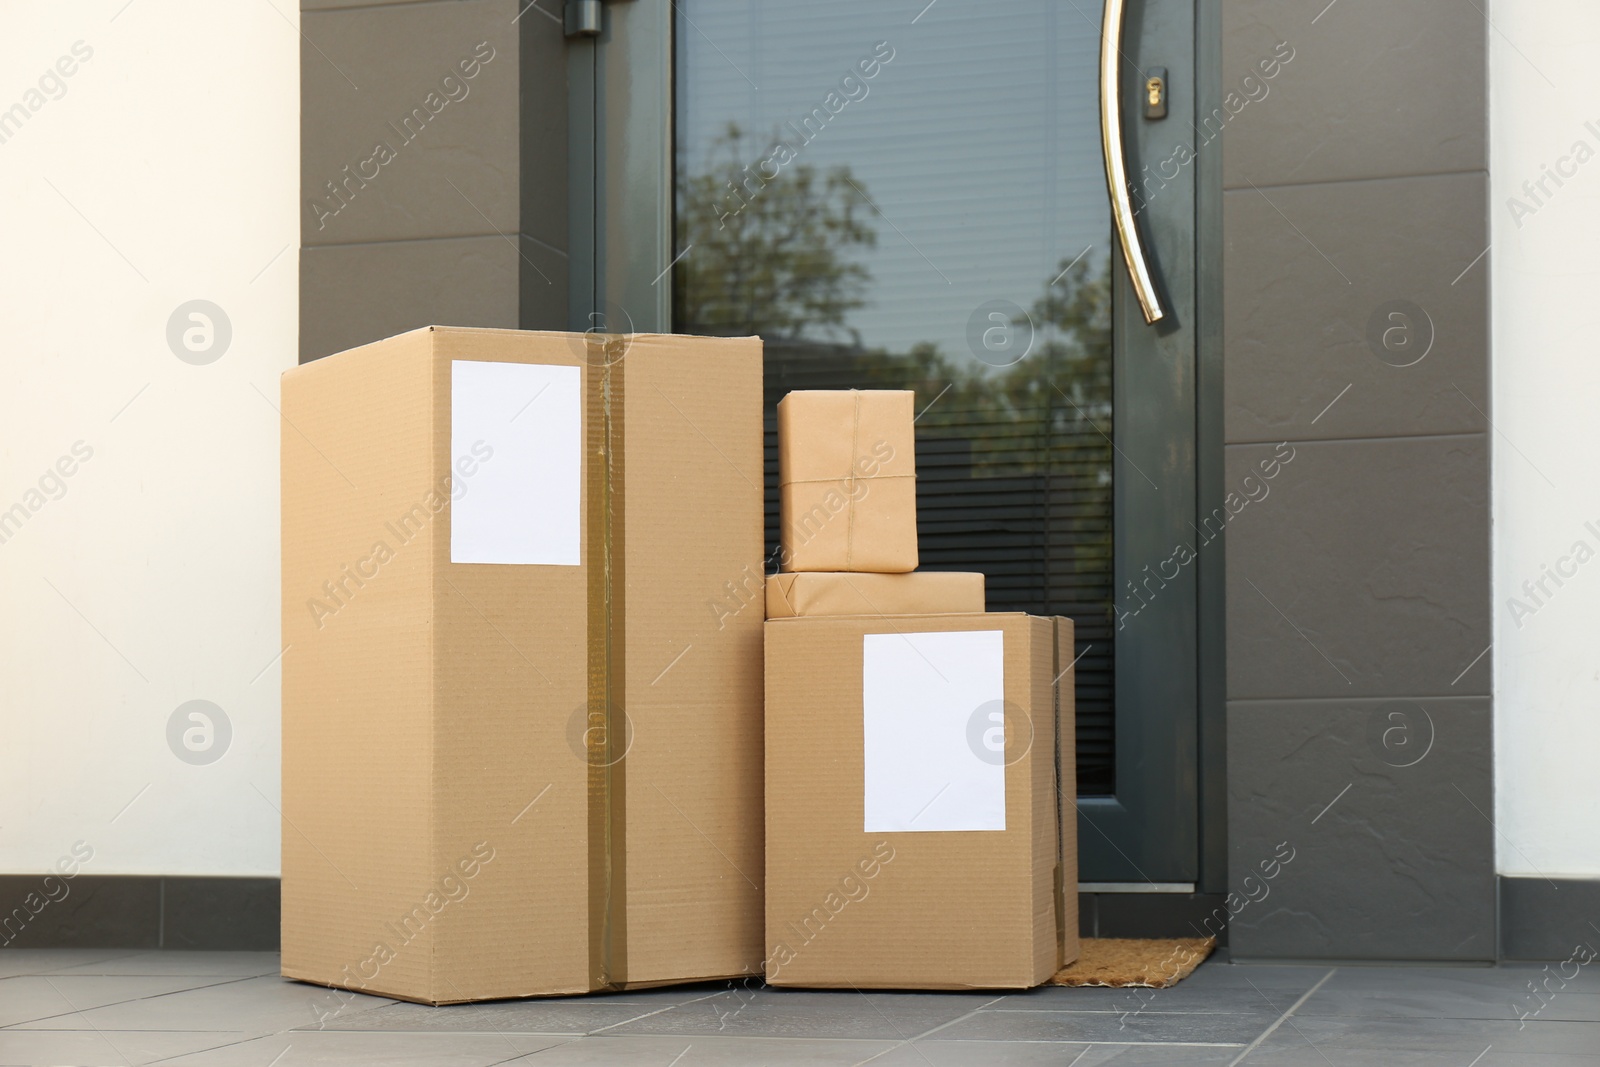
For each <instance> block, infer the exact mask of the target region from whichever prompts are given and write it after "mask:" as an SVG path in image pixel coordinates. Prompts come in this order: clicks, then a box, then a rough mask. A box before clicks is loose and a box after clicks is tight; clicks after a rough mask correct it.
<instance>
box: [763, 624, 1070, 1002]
mask: <svg viewBox="0 0 1600 1067" xmlns="http://www.w3.org/2000/svg"><path fill="white" fill-rule="evenodd" d="M766 631H767V633H766V663H767V675H766V691H767V715H766V755H767V760H766V785H767V811H766V818H767V914H766V933H767V942H766V951H767V955H766V973H767V981H768V982H770V983H772V984H773V985H781V986H810V987H830V988H857V989H866V988H878V989H1022V988H1027V987H1029V986H1035V985H1038V984H1040V983H1041V982H1044V981H1046V980H1047V979H1049V978H1050V976H1051V975H1053V974H1054V973H1055V972H1056V971H1057V970H1058V969H1059V968H1060V967H1061V966H1063V965H1064V964H1065V963H1068V962H1071V961H1072V960H1074V959H1076V958H1077V952H1078V912H1077V884H1078V869H1077V868H1078V864H1077V821H1076V816H1075V813H1074V809H1073V797H1074V793H1075V781H1074V774H1073V763H1072V738H1073V725H1072V722H1073V716H1072V709H1073V705H1072V681H1073V672H1072V623H1071V621H1070V620H1067V619H1044V618H1036V617H1033V616H1029V615H1023V614H1018V613H995V614H971V615H920V616H904V617H899V618H892V619H875V618H863V617H836V618H793V619H777V620H773V621H770V622H768V623H767V626H766ZM1058 767H1059V773H1058Z"/></svg>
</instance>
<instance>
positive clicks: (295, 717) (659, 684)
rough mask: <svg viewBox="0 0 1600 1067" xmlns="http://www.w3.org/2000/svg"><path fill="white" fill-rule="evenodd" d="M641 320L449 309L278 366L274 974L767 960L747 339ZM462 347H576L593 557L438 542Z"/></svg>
mask: <svg viewBox="0 0 1600 1067" xmlns="http://www.w3.org/2000/svg"><path fill="white" fill-rule="evenodd" d="M631 342H632V346H631V349H630V350H629V351H628V353H627V355H626V356H625V357H624V360H623V362H622V363H621V364H617V365H615V366H612V367H611V368H609V369H607V368H605V367H603V366H600V365H599V363H601V362H603V360H596V359H595V358H594V356H595V351H594V349H591V348H587V347H586V346H585V344H584V342H583V341H582V340H581V339H576V338H574V337H573V336H571V335H565V334H537V333H520V332H514V331H498V330H462V329H441V328H435V329H432V330H422V331H417V332H414V333H411V334H406V335H402V336H400V337H397V338H392V339H390V340H388V341H385V342H381V343H379V344H376V345H370V346H366V347H365V348H363V349H358V350H355V351H353V352H349V353H344V354H341V355H338V356H334V357H330V358H328V359H324V360H319V361H317V362H316V363H312V364H307V365H306V366H304V367H301V368H298V369H296V370H293V371H290V372H289V373H288V374H287V375H286V376H285V378H284V387H283V388H284V415H285V423H286V425H285V431H284V436H283V441H284V443H283V454H284V465H283V470H284V512H283V514H284V576H283V581H284V641H285V643H286V644H287V645H288V646H289V651H288V652H287V653H285V656H284V755H285V758H284V784H283V794H284V802H283V803H284V816H285V825H284V938H283V972H284V974H285V975H287V976H289V977H294V978H302V979H305V980H308V981H314V982H322V983H326V984H330V985H346V986H351V987H356V988H362V987H364V988H365V989H366V990H367V991H369V992H376V993H383V994H386V995H389V996H397V997H402V998H405V999H411V1000H421V1001H427V1002H433V1003H442V1002H449V1001H460V1000H474V999H482V998H491V997H513V996H529V995H540V994H553V993H569V992H583V991H586V990H589V989H592V988H596V987H597V986H599V985H602V984H618V985H621V984H630V985H631V984H659V983H665V982H674V981H694V980H702V979H709V978H718V977H724V976H730V975H736V974H740V973H743V972H745V971H747V970H749V969H751V968H752V967H755V966H758V965H759V960H760V957H761V953H760V947H759V946H760V929H759V926H760V921H761V904H760V897H759V894H758V892H757V891H756V890H755V889H754V888H753V887H752V885H751V884H750V882H747V881H746V880H745V877H744V876H742V875H741V874H740V873H739V869H742V870H743V871H744V872H747V873H748V875H749V877H750V878H752V879H759V877H760V871H761V856H762V852H761V840H762V838H761V833H762V828H761V825H760V816H759V811H760V808H759V804H758V803H753V802H752V801H751V800H750V798H751V797H755V798H759V796H760V792H761V784H760V752H761V741H760V737H761V733H760V699H761V690H760V669H761V660H760V656H761V653H760V647H761V630H760V627H761V618H760V611H759V608H758V607H751V608H748V609H745V610H738V609H739V608H741V607H742V602H740V601H738V600H730V599H729V598H728V594H727V591H726V590H727V586H728V585H729V584H730V583H733V582H737V581H741V580H742V579H741V576H742V575H744V574H746V573H747V572H748V573H753V574H756V575H759V573H760V561H761V555H762V533H761V529H760V513H761V505H760V499H761V494H760V489H759V477H758V475H759V471H760V463H761V459H760V449H761V425H760V419H761V415H760V403H761V400H760V397H761V357H760V342H759V341H756V340H753V339H714V340H705V339H698V338H687V337H684V338H665V337H662V338H655V337H636V338H632V339H631ZM452 360H489V361H499V362H527V363H549V364H560V365H569V366H581V367H584V393H585V397H584V403H585V451H584V461H583V464H584V505H583V534H582V541H583V546H584V549H583V551H584V560H583V565H582V566H579V567H558V566H515V565H513V566H500V565H474V564H452V563H450V561H449V560H450V552H449V517H450V513H449V508H448V506H440V507H439V508H438V509H437V510H434V509H433V508H431V507H430V499H433V500H436V501H442V500H444V499H448V494H449V487H448V485H447V484H446V483H445V479H446V476H447V473H448V472H450V471H451V470H452V467H453V466H454V465H455V464H456V462H457V461H458V460H459V458H460V457H453V456H451V455H449V451H450V417H451V405H450V364H451V361H452ZM291 424H292V427H293V428H291ZM608 428H609V429H608ZM297 431H299V432H297ZM608 432H611V433H614V436H612V437H609V438H608V436H607V434H608ZM608 441H609V442H610V444H609V445H608ZM618 445H622V446H623V447H621V448H618V447H616V446H618ZM485 462H490V463H492V462H493V460H492V458H491V459H489V460H487V461H485ZM469 466H470V464H469ZM455 469H456V475H455V478H456V484H457V486H458V487H459V486H461V485H462V484H464V485H465V491H467V492H470V491H471V489H472V485H471V479H470V476H463V475H462V474H461V471H460V468H459V467H456V468H455ZM347 478H348V480H347ZM752 479H754V480H752ZM441 487H443V492H444V497H435V498H429V497H428V493H429V490H430V489H435V490H438V489H440V488H441ZM414 505H416V506H414ZM408 515H409V516H410V518H409V520H407V521H405V522H402V521H401V520H402V517H404V516H408ZM413 527H414V528H415V529H416V532H415V533H414V534H411V531H412V529H413ZM402 535H410V536H402ZM375 540H381V541H386V542H388V543H389V544H390V546H391V547H392V551H391V553H390V557H391V558H390V559H389V560H388V561H387V562H383V563H382V564H381V565H380V566H378V567H377V570H376V575H375V576H374V577H370V578H367V579H365V584H364V585H361V586H359V587H352V588H353V592H352V593H351V595H348V596H347V597H346V598H345V602H344V603H343V604H342V606H338V607H337V610H336V612H335V613H334V614H333V615H326V614H322V615H321V617H320V618H313V614H312V613H311V612H310V611H308V609H307V606H306V599H307V597H308V596H311V595H314V592H315V590H316V589H317V588H318V587H320V584H321V582H322V581H323V579H324V577H325V575H324V572H327V575H329V576H332V577H334V578H337V577H338V575H340V574H341V573H343V571H342V569H341V567H342V564H344V563H345V562H346V561H357V560H360V559H362V558H364V557H365V556H367V555H368V554H369V552H370V549H371V547H372V544H373V542H374V541H375ZM353 565H355V564H354V563H353ZM371 570H372V567H371V566H368V567H367V568H366V571H371ZM608 598H609V600H610V603H611V608H612V610H611V611H608V610H607V600H608ZM725 600H726V601H728V603H729V604H730V605H731V607H729V608H726V609H724V610H721V611H719V610H718V605H719V603H720V602H722V601H725ZM319 623H320V626H319V625H318V624H319ZM680 653H681V656H680ZM674 656H679V658H678V659H677V660H676V661H674V660H673V657H674ZM608 723H609V724H610V725H611V726H612V729H611V730H610V731H609V734H608V732H607V725H608ZM625 723H626V725H624V724H625ZM624 755H625V757H626V758H623V757H624ZM597 784H598V785H599V786H600V787H601V788H599V789H598V790H597ZM413 930H414V931H415V933H414V934H413Z"/></svg>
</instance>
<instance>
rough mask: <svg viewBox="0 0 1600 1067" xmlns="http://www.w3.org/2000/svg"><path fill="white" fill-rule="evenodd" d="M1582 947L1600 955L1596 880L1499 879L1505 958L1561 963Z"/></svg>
mask: <svg viewBox="0 0 1600 1067" xmlns="http://www.w3.org/2000/svg"><path fill="white" fill-rule="evenodd" d="M1580 944H1582V945H1584V946H1586V947H1588V948H1589V949H1590V951H1594V950H1600V880H1592V879H1576V878H1554V879H1551V878H1540V877H1535V876H1531V875H1530V876H1527V877H1516V878H1512V877H1507V878H1502V879H1500V954H1501V956H1502V957H1503V958H1505V959H1508V960H1550V961H1554V962H1558V963H1559V962H1564V961H1566V960H1568V959H1570V958H1571V957H1572V955H1573V949H1574V948H1575V947H1577V946H1578V945H1580ZM1580 958H1581V957H1580Z"/></svg>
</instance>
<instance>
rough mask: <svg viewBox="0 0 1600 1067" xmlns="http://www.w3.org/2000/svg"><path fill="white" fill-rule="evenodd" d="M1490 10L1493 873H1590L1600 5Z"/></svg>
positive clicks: (1597, 851) (1598, 709)
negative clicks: (1595, 88) (1528, 587)
mask: <svg viewBox="0 0 1600 1067" xmlns="http://www.w3.org/2000/svg"><path fill="white" fill-rule="evenodd" d="M1491 13H1492V15H1493V16H1494V21H1495V26H1496V27H1497V28H1498V30H1499V33H1494V32H1491V33H1490V34H1489V40H1490V44H1491V53H1490V56H1491V58H1490V82H1491V86H1492V92H1491V101H1492V102H1491V108H1490V130H1491V151H1490V171H1491V176H1492V178H1491V188H1492V192H1493V196H1492V202H1491V216H1492V219H1493V228H1492V236H1493V251H1492V252H1491V253H1490V257H1491V259H1492V270H1493V272H1494V274H1493V292H1494V357H1493V380H1494V394H1493V397H1494V410H1493V412H1491V415H1492V416H1493V418H1494V421H1495V425H1496V427H1497V428H1498V430H1499V433H1498V434H1497V435H1496V437H1495V439H1494V446H1493V447H1494V524H1495V525H1494V529H1495V549H1494V580H1495V644H1494V675H1495V719H1496V725H1495V735H1496V753H1495V755H1496V793H1497V795H1496V808H1497V810H1498V817H1497V819H1496V822H1497V823H1498V828H1499V830H1500V838H1499V845H1498V847H1499V857H1498V861H1499V869H1500V871H1501V872H1502V873H1504V874H1518V875H1540V874H1544V875H1548V876H1551V877H1558V876H1561V875H1575V876H1600V765H1597V760H1600V467H1597V465H1596V462H1595V460H1596V456H1597V453H1600V449H1597V447H1596V443H1597V440H1600V316H1597V314H1596V312H1597V311H1600V101H1597V100H1596V99H1595V96H1594V93H1593V92H1592V91H1591V89H1590V86H1589V82H1590V81H1591V80H1592V77H1591V74H1590V73H1589V70H1590V68H1591V67H1592V66H1593V63H1594V55H1595V50H1596V46H1597V45H1600V5H1596V4H1595V3H1594V0H1516V2H1511V0H1503V2H1501V3H1497V4H1496V5H1495V6H1494V8H1493V10H1492V12H1491ZM1547 79H1548V80H1547ZM1552 83H1553V84H1552ZM1589 122H1593V123H1594V125H1593V126H1592V127H1591V126H1588V125H1586V123H1589ZM1579 142H1582V143H1583V144H1584V145H1585V146H1586V148H1585V149H1584V150H1583V151H1582V152H1578V151H1576V146H1577V145H1578V143H1579ZM1578 155H1583V156H1585V162H1583V163H1582V164H1581V165H1580V164H1579V162H1578V158H1577V157H1578ZM1589 156H1592V157H1593V158H1588V157H1589ZM1564 159H1566V160H1567V162H1563V160H1564ZM1545 167H1549V168H1550V169H1551V170H1556V169H1557V168H1558V167H1559V168H1560V169H1562V170H1565V171H1567V172H1568V174H1569V175H1570V176H1562V177H1561V180H1562V182H1563V183H1564V184H1563V185H1561V186H1558V185H1557V184H1556V182H1555V181H1554V180H1553V179H1548V178H1547V179H1546V180H1545V190H1543V191H1541V190H1539V189H1538V188H1537V187H1535V189H1534V195H1533V196H1530V195H1529V194H1528V192H1527V191H1526V190H1524V189H1523V188H1522V185H1523V183H1524V182H1537V181H1538V179H1539V178H1540V177H1541V176H1543V174H1544V173H1545V172H1544V168H1545ZM1513 197H1514V198H1516V199H1517V201H1520V205H1521V206H1518V205H1517V204H1514V203H1512V202H1511V200H1512V198H1513ZM1589 523H1593V526H1592V527H1591V526H1589V525H1586V524H1589ZM1579 542H1583V544H1584V545H1585V546H1586V547H1585V549H1583V550H1582V551H1575V549H1576V546H1577V544H1578V543H1579ZM1579 556H1582V557H1583V562H1581V563H1580V562H1579V560H1578V557H1579ZM1591 556H1592V558H1591ZM1563 560H1565V561H1566V562H1563ZM1558 567H1559V568H1560V569H1561V570H1564V571H1566V572H1567V573H1568V575H1570V576H1567V577H1561V578H1560V581H1561V583H1562V584H1560V585H1558V584H1557V583H1556V581H1555V580H1554V579H1550V578H1545V582H1544V586H1545V588H1544V590H1543V591H1541V590H1539V589H1538V588H1537V586H1535V588H1534V592H1533V594H1532V595H1529V594H1528V593H1527V592H1526V591H1525V590H1524V589H1523V583H1524V582H1525V581H1528V582H1534V583H1537V582H1538V580H1539V579H1540V578H1542V577H1544V576H1545V574H1546V568H1550V569H1551V570H1554V569H1556V568H1558ZM1513 598H1515V601H1516V602H1515V603H1514V602H1513ZM1535 598H1537V599H1535ZM1530 611H1531V613H1530Z"/></svg>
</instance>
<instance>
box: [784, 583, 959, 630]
mask: <svg viewBox="0 0 1600 1067" xmlns="http://www.w3.org/2000/svg"><path fill="white" fill-rule="evenodd" d="M983 608H984V601H983V575H981V574H976V573H973V572H970V571H968V572H963V571H916V572H914V573H911V574H867V573H854V574H852V573H850V572H847V571H832V572H829V571H802V572H799V573H793V574H769V575H767V618H769V619H787V618H793V617H794V616H797V615H936V614H940V613H944V612H980V611H982V610H983Z"/></svg>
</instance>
